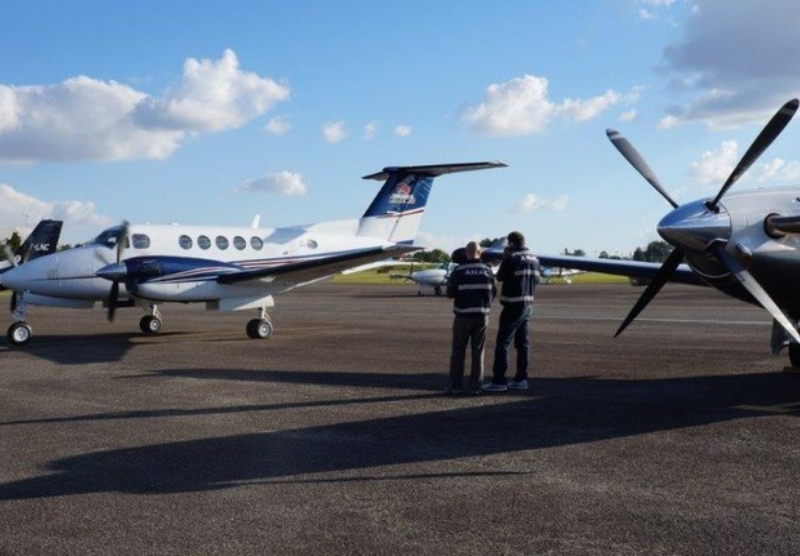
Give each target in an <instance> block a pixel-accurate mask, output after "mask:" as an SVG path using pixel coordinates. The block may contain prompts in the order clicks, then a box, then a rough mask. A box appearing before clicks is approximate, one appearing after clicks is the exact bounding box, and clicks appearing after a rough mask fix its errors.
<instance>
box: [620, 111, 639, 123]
mask: <svg viewBox="0 0 800 556" xmlns="http://www.w3.org/2000/svg"><path fill="white" fill-rule="evenodd" d="M637 116H638V113H637V112H636V109H635V108H634V109H632V110H628V111H627V112H623V113H622V114H620V116H619V120H620V121H621V122H632V121H633V120H635V119H636V118H637Z"/></svg>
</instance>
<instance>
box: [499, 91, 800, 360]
mask: <svg viewBox="0 0 800 556" xmlns="http://www.w3.org/2000/svg"><path fill="white" fill-rule="evenodd" d="M798 104H799V103H798V100H797V99H792V100H790V101H789V102H787V103H786V104H784V105H783V107H781V108H780V110H778V112H777V113H776V114H775V115H774V116H773V117H772V119H771V120H770V121H769V122H768V123H767V125H766V126H765V127H764V129H763V130H762V131H761V133H760V134H759V135H758V137H756V139H755V141H754V142H753V144H752V145H751V146H750V148H749V149H748V150H747V152H746V153H745V154H744V156H743V157H742V159H741V160H740V161H739V164H738V165H737V166H736V168H734V170H733V172H732V173H731V175H730V177H729V178H728V179H727V180H726V181H725V183H724V184H723V185H722V187H721V188H720V190H719V191H718V192H717V194H716V195H715V196H714V197H713V198H706V199H699V200H696V201H691V202H689V203H685V204H683V205H679V204H678V203H677V202H675V201H674V200H673V199H672V198H671V197H670V196H669V194H668V193H667V192H666V191H665V190H664V189H663V187H662V186H661V184H660V183H659V181H658V178H657V177H656V175H655V174H654V173H653V171H652V170H651V169H650V167H649V166H648V165H647V163H646V162H645V161H644V159H643V158H642V157H641V155H640V154H639V153H638V152H637V151H636V149H634V147H633V146H632V145H631V144H630V143H629V142H628V140H627V139H625V138H624V137H623V136H622V135H621V134H620V133H619V132H617V131H615V130H611V129H609V130H608V131H607V132H606V134H607V135H608V138H609V139H610V140H611V142H612V144H613V145H614V146H615V147H616V148H617V149H618V150H619V152H620V153H621V154H622V156H623V157H625V159H626V160H627V161H628V162H629V163H630V164H631V165H632V166H633V167H634V168H635V169H636V171H638V172H639V174H641V175H642V177H644V178H645V180H647V182H648V183H650V185H651V186H652V187H653V188H654V189H655V190H656V191H658V193H660V194H661V196H662V197H664V199H666V200H667V202H668V203H669V204H670V205H671V206H672V207H673V210H672V211H671V212H669V213H668V214H667V215H666V216H664V218H662V219H661V221H660V222H659V224H658V233H659V235H661V237H662V238H664V240H666V241H667V242H669V243H670V244H671V245H672V246H673V247H674V250H673V251H672V253H671V254H670V255H669V257H668V258H667V260H666V261H665V262H664V263H663V264H658V263H646V262H635V261H622V260H615V259H587V258H584V257H568V256H550V255H537V256H538V257H539V261H540V262H541V263H542V264H543V265H553V266H562V267H567V268H576V269H581V270H589V271H597V272H605V273H608V274H621V275H625V276H633V277H639V278H644V279H649V280H650V283H649V285H648V286H647V288H646V289H645V291H644V292H643V293H642V295H641V297H640V298H639V300H638V301H637V302H636V304H635V305H634V307H633V308H632V309H631V311H630V313H629V314H628V316H627V317H626V318H625V320H624V321H623V322H622V324H621V325H620V327H619V329H618V330H617V332H616V334H615V337H616V336H619V334H620V333H622V331H623V330H625V328H626V327H627V326H628V325H629V324H630V323H631V322H633V320H634V319H635V318H636V317H637V316H638V315H639V313H640V312H641V311H642V310H643V309H644V308H645V307H646V306H647V304H648V303H650V301H651V300H652V299H653V298H654V297H655V296H656V294H657V293H658V292H659V291H660V290H661V288H662V287H663V286H664V284H665V283H666V282H667V281H677V282H684V283H690V284H701V285H707V286H713V287H714V288H717V289H718V290H720V291H721V292H723V293H725V294H727V295H730V296H732V297H734V298H736V299H740V300H742V301H746V302H748V303H753V304H758V305H761V306H762V307H763V308H764V309H766V310H767V312H769V314H770V315H771V316H772V318H773V326H772V336H771V342H770V343H771V348H772V352H773V353H775V354H777V353H778V352H780V350H781V349H782V348H783V347H786V346H788V348H789V359H790V361H791V364H792V366H793V367H800V335H798V331H797V324H798V319H800V288H798V284H800V186H794V187H769V188H763V189H758V190H753V191H742V192H738V193H730V194H728V190H729V189H730V188H731V186H733V184H734V183H736V181H737V180H738V179H739V178H740V177H741V175H742V174H743V173H744V172H745V171H746V170H747V169H748V168H749V167H750V166H751V165H752V164H753V163H754V162H755V161H756V160H757V159H758V157H759V156H761V154H762V153H763V152H764V151H765V150H766V149H767V147H768V146H769V145H770V144H771V143H772V142H773V141H774V140H775V138H776V137H778V135H779V134H780V133H781V132H782V131H783V129H784V128H785V127H786V125H787V124H788V123H789V121H791V119H792V118H793V117H794V114H795V112H797V108H798ZM495 255H496V256H497V254H495ZM684 261H685V263H684Z"/></svg>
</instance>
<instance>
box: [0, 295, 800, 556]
mask: <svg viewBox="0 0 800 556" xmlns="http://www.w3.org/2000/svg"><path fill="white" fill-rule="evenodd" d="M641 291H642V289H641V288H633V287H630V286H627V285H613V286H612V285H608V286H564V285H558V286H555V285H551V286H542V287H540V288H539V289H538V290H537V301H536V314H535V316H534V321H533V349H534V355H533V363H532V367H531V375H532V379H531V381H530V385H531V389H530V390H529V391H527V392H521V393H503V394H491V395H483V396H477V397H472V396H463V397H443V396H441V395H439V391H440V390H441V389H442V388H443V387H444V386H445V385H446V382H447V379H446V375H447V367H448V358H449V342H450V325H451V322H452V313H451V304H450V302H449V300H447V299H445V298H441V297H439V298H437V297H434V296H426V297H418V296H417V295H416V289H415V287H413V286H409V285H401V286H395V285H392V286H349V285H336V284H323V285H319V286H314V287H311V288H306V289H304V290H300V291H297V292H294V293H291V294H288V295H285V296H282V297H278V298H277V307H276V308H275V309H274V310H273V312H272V317H273V322H274V325H275V333H274V335H273V337H272V338H270V339H269V340H267V341H260V340H249V339H247V337H246V335H245V331H244V326H245V323H246V321H247V319H249V318H252V317H253V316H255V315H254V314H251V312H244V313H218V312H205V311H203V310H201V309H199V308H196V307H185V306H170V305H168V306H165V308H164V318H165V322H164V327H163V332H162V333H161V334H160V335H158V336H149V337H146V336H143V335H142V334H141V333H139V332H138V320H139V318H140V316H141V312H140V311H138V310H135V309H130V310H118V311H117V318H116V320H115V321H114V323H112V324H109V323H107V322H106V321H105V317H104V314H103V313H102V311H101V310H100V309H96V310H93V311H81V310H65V309H44V308H33V309H32V310H31V311H30V314H29V322H30V323H31V324H32V325H33V327H34V333H35V334H36V335H35V337H34V339H33V341H32V342H31V344H29V345H28V346H27V347H25V348H22V349H20V348H11V347H9V345H8V343H7V342H5V341H4V340H0V554H3V555H6V554H48V555H49V554H76V555H78V554H80V555H92V554H103V555H105V554H114V555H127V554H136V555H139V554H192V555H197V554H370V555H374V554H415V555H418V554H437V555H438V554H444V553H447V554H615V555H616V554H632V555H633V554H636V555H640V554H748V555H752V554H787V555H788V554H793V555H794V554H797V553H798V552H800V501H798V496H799V495H800V419H798V417H800V374H794V373H789V372H784V368H785V365H787V364H788V356H786V355H785V354H784V355H782V356H778V357H775V356H772V355H771V354H770V353H769V333H770V320H769V317H768V316H767V315H766V314H765V313H764V312H763V311H762V310H760V309H758V308H755V307H750V306H747V305H744V304H741V303H739V302H736V301H733V300H729V299H728V298H726V297H724V296H722V295H721V294H718V293H716V292H714V291H712V290H707V289H703V288H693V287H689V286H685V287H681V286H674V285H668V286H666V287H665V288H664V290H663V291H662V293H661V294H660V295H659V296H658V297H657V298H656V300H655V301H654V302H653V303H652V304H651V305H650V306H649V307H648V308H647V309H646V310H645V311H644V313H642V315H641V317H640V318H639V319H638V320H637V321H636V322H634V323H633V324H632V325H631V326H630V327H629V329H628V330H627V331H626V332H625V333H624V334H623V335H622V336H621V337H619V338H617V339H614V338H613V334H614V332H615V331H616V329H617V326H618V325H619V323H620V322H621V320H622V319H623V318H624V316H625V314H626V313H627V312H628V310H629V309H630V307H632V306H633V304H634V302H635V300H636V299H637V297H638V296H639V295H640V294H641ZM498 315H499V306H496V307H495V309H494V314H493V315H492V321H491V324H490V333H489V336H490V339H489V342H488V344H489V345H488V347H487V358H486V361H487V367H488V366H490V361H491V355H492V351H493V347H494V333H495V332H496V319H497V316H498ZM7 322H10V320H8V321H7Z"/></svg>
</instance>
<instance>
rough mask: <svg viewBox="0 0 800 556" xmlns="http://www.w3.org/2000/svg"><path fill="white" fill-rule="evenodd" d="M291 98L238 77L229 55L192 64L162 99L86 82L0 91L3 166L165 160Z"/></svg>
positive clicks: (264, 82)
mask: <svg viewBox="0 0 800 556" xmlns="http://www.w3.org/2000/svg"><path fill="white" fill-rule="evenodd" d="M288 96H289V88H288V87H287V86H283V85H278V84H277V83H275V82H274V81H272V80H271V79H269V78H261V77H258V76H257V75H255V74H253V73H246V72H242V71H241V70H239V66H238V60H237V59H236V55H235V54H234V53H233V51H231V50H226V51H225V53H224V54H223V56H222V58H221V59H220V60H218V61H216V62H214V61H210V60H201V61H198V60H195V59H193V58H190V59H188V60H186V62H185V64H184V72H183V78H182V80H181V82H180V83H179V84H178V85H177V86H176V87H174V88H172V89H170V90H168V91H166V93H165V94H164V95H163V96H161V97H151V96H149V95H147V94H146V93H143V92H141V91H137V90H136V89H134V88H132V87H130V86H128V85H125V84H121V83H118V82H116V81H102V80H98V79H92V78H90V77H86V76H78V77H72V78H69V79H67V80H65V81H63V82H61V83H58V84H55V85H32V86H21V87H12V86H6V85H0V161H7V162H40V161H65V160H82V159H91V160H124V159H137V158H150V159H163V158H166V157H168V156H170V155H171V154H172V153H173V152H174V151H175V150H176V149H177V148H179V147H180V144H181V142H182V140H183V139H184V138H185V136H186V134H187V133H196V132H211V131H220V130H224V129H232V128H236V127H240V126H242V125H244V124H245V123H247V122H248V121H250V120H251V119H253V118H255V117H257V116H260V115H261V114H263V113H264V112H266V111H267V110H268V109H270V108H271V107H272V106H273V105H274V104H275V103H276V102H278V101H281V100H285V99H287V98H288Z"/></svg>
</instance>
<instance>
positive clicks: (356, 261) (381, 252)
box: [217, 245, 419, 284]
mask: <svg viewBox="0 0 800 556" xmlns="http://www.w3.org/2000/svg"><path fill="white" fill-rule="evenodd" d="M418 250H419V247H413V246H410V245H393V246H390V247H385V248H384V247H372V248H369V249H360V250H356V251H349V252H346V253H342V254H340V255H334V256H331V257H324V258H320V259H316V260H311V261H302V262H298V263H290V264H286V265H281V266H276V267H271V268H261V269H256V270H245V271H242V272H234V273H231V274H225V275H222V276H220V277H219V278H217V282H219V283H220V284H238V283H242V282H247V281H250V280H259V281H265V282H272V281H275V280H278V279H279V280H280V281H282V282H291V283H295V284H301V283H307V282H312V281H315V280H323V279H325V278H330V277H332V276H334V275H336V274H338V273H339V272H342V271H344V270H347V269H349V268H353V267H356V266H362V265H364V264H366V263H370V262H374V261H380V260H383V259H386V258H389V257H393V256H399V255H401V254H402V253H408V252H411V251H418Z"/></svg>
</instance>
